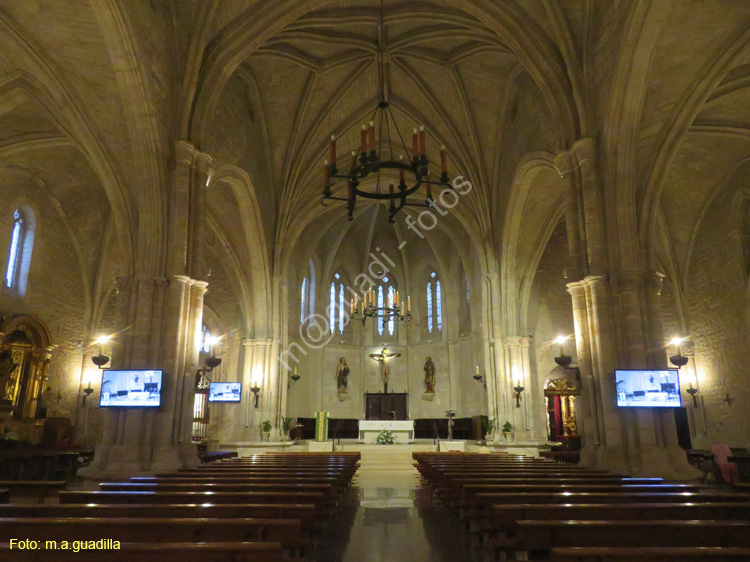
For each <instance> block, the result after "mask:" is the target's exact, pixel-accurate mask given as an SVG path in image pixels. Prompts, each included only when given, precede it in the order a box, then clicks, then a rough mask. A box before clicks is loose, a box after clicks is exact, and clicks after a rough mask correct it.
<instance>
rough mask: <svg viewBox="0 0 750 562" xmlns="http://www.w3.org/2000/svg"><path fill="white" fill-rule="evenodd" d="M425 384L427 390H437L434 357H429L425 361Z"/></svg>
mask: <svg viewBox="0 0 750 562" xmlns="http://www.w3.org/2000/svg"><path fill="white" fill-rule="evenodd" d="M424 384H425V386H426V387H427V390H425V392H432V393H433V394H434V392H435V363H433V362H432V358H430V357H428V358H427V361H425V363H424Z"/></svg>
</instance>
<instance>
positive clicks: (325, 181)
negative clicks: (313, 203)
mask: <svg viewBox="0 0 750 562" xmlns="http://www.w3.org/2000/svg"><path fill="white" fill-rule="evenodd" d="M323 185H325V186H326V187H328V186H329V185H331V183H330V181H329V179H328V160H326V161H325V163H324V164H323Z"/></svg>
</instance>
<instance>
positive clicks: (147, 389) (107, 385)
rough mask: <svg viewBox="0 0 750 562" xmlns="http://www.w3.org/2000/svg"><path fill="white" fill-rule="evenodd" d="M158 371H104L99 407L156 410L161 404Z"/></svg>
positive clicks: (159, 375) (160, 373)
mask: <svg viewBox="0 0 750 562" xmlns="http://www.w3.org/2000/svg"><path fill="white" fill-rule="evenodd" d="M161 375H162V372H161V371H160V370H128V371H116V370H114V369H112V370H105V371H103V372H102V391H101V394H100V396H99V406H101V407H103V408H157V407H159V405H160V404H161Z"/></svg>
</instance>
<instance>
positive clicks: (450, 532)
mask: <svg viewBox="0 0 750 562" xmlns="http://www.w3.org/2000/svg"><path fill="white" fill-rule="evenodd" d="M342 504H343V505H342V506H341V508H340V509H339V510H338V511H337V512H336V513H335V515H334V516H333V517H332V518H331V520H330V522H329V524H328V527H327V529H326V531H325V532H324V534H323V535H322V537H321V539H320V542H319V545H318V548H317V551H316V553H315V556H314V558H313V559H314V560H315V561H316V562H401V561H404V562H464V561H466V562H474V561H475V560H480V558H479V556H478V554H477V553H474V552H473V551H472V548H471V543H470V540H469V539H470V537H469V535H468V533H467V532H466V530H465V529H464V526H463V524H462V523H461V521H460V520H459V519H458V518H457V517H456V516H455V515H454V514H452V513H451V512H450V510H448V509H447V508H446V507H444V506H442V505H440V504H439V503H436V502H434V501H433V500H432V497H431V494H430V493H429V491H427V490H424V489H422V488H421V487H420V485H419V481H418V479H417V475H416V471H414V470H413V469H412V470H403V471H401V470H390V471H378V470H360V471H359V473H358V476H357V477H356V478H355V482H354V485H353V488H352V490H351V494H350V496H349V497H348V498H347V500H346V501H344V502H342Z"/></svg>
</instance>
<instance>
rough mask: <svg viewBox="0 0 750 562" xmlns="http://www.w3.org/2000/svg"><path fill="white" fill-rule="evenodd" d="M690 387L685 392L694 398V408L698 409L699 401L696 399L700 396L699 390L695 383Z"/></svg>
mask: <svg viewBox="0 0 750 562" xmlns="http://www.w3.org/2000/svg"><path fill="white" fill-rule="evenodd" d="M689 384H690V386H689V387H688V388H687V389H686V390H685V392H687V393H688V394H689V395H690V396H692V397H693V408H697V407H698V399H697V398H696V397H695V395H696V394H698V389H697V388H695V387H694V386H693V383H689Z"/></svg>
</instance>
